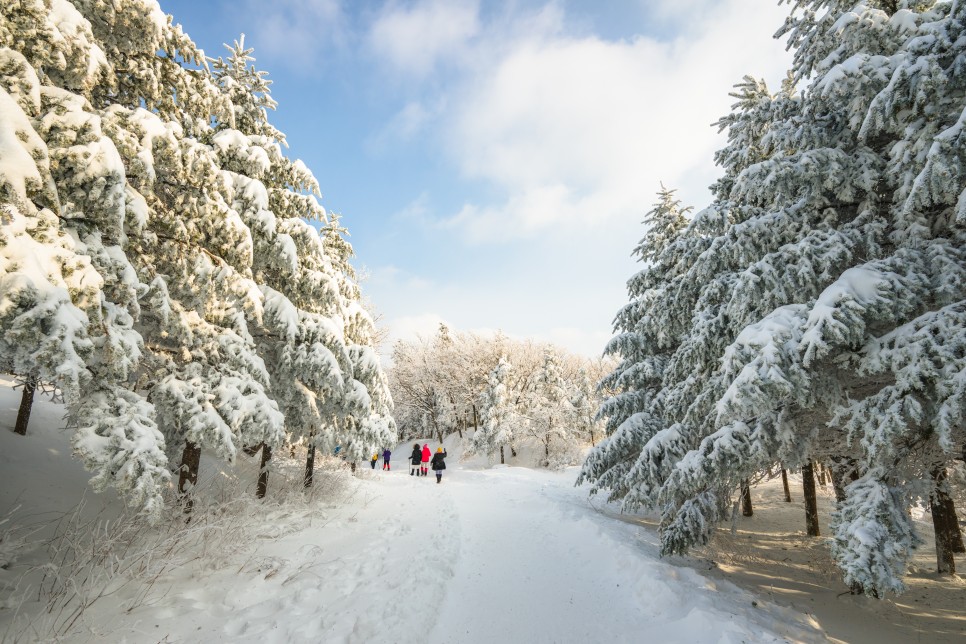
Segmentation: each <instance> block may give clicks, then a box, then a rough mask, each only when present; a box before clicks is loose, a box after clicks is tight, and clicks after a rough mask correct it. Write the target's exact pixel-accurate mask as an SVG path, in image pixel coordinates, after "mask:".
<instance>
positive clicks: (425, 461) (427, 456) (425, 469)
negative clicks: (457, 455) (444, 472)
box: [419, 443, 433, 476]
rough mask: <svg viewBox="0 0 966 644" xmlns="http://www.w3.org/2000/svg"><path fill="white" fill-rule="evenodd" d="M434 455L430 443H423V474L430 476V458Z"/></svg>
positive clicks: (421, 470)
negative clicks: (430, 449)
mask: <svg viewBox="0 0 966 644" xmlns="http://www.w3.org/2000/svg"><path fill="white" fill-rule="evenodd" d="M432 457H433V453H432V452H430V451H429V443H426V444H425V445H423V462H422V465H421V467H420V468H419V471H420V472H422V475H423V476H429V459H431V458H432Z"/></svg>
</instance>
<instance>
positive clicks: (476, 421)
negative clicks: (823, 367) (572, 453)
mask: <svg viewBox="0 0 966 644" xmlns="http://www.w3.org/2000/svg"><path fill="white" fill-rule="evenodd" d="M477 423H478V417H477V415H476V405H473V431H474V432H475V431H476V430H478V429H479V428H480V427H479V425H478V424H477ZM964 452H966V448H964Z"/></svg>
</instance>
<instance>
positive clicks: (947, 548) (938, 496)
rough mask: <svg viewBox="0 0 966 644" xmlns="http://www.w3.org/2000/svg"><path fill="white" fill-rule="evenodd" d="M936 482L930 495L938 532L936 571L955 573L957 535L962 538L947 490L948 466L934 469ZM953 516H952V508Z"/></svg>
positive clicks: (933, 476) (934, 526)
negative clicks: (954, 553) (954, 554)
mask: <svg viewBox="0 0 966 644" xmlns="http://www.w3.org/2000/svg"><path fill="white" fill-rule="evenodd" d="M932 480H933V482H934V483H935V485H934V487H933V491H932V494H930V495H929V509H930V510H932V526H933V530H934V531H935V533H936V572H938V573H939V574H940V575H955V574H956V560H955V558H954V557H953V552H954V551H955V546H956V545H957V544H956V537H957V536H958V537H959V538H960V540H961V539H962V536H961V535H960V534H959V523H958V520H957V519H956V518H955V508H954V506H953V503H952V499H950V498H949V494H948V493H947V492H946V468H945V467H937V468H936V469H934V470H933V471H932ZM951 509H952V510H953V516H952V517H950V512H949V511H950V510H951Z"/></svg>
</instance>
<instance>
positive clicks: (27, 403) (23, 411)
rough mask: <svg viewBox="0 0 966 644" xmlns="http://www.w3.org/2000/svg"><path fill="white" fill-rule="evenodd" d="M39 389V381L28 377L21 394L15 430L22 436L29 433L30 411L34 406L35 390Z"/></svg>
mask: <svg viewBox="0 0 966 644" xmlns="http://www.w3.org/2000/svg"><path fill="white" fill-rule="evenodd" d="M36 390H37V381H36V380H34V379H33V378H27V379H25V380H24V383H23V395H22V396H20V410H19V411H18V412H17V424H16V425H15V426H14V428H13V431H14V432H16V433H17V434H20V435H21V436H26V435H27V423H29V422H30V411H31V410H32V409H33V406H34V391H36Z"/></svg>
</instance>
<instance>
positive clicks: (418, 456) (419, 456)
mask: <svg viewBox="0 0 966 644" xmlns="http://www.w3.org/2000/svg"><path fill="white" fill-rule="evenodd" d="M422 461H423V453H422V450H421V449H419V445H418V444H416V445H413V454H412V456H411V457H410V458H409V462H410V463H411V466H410V468H409V476H412V475H413V474H415V475H416V476H419V464H420V463H422Z"/></svg>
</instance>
